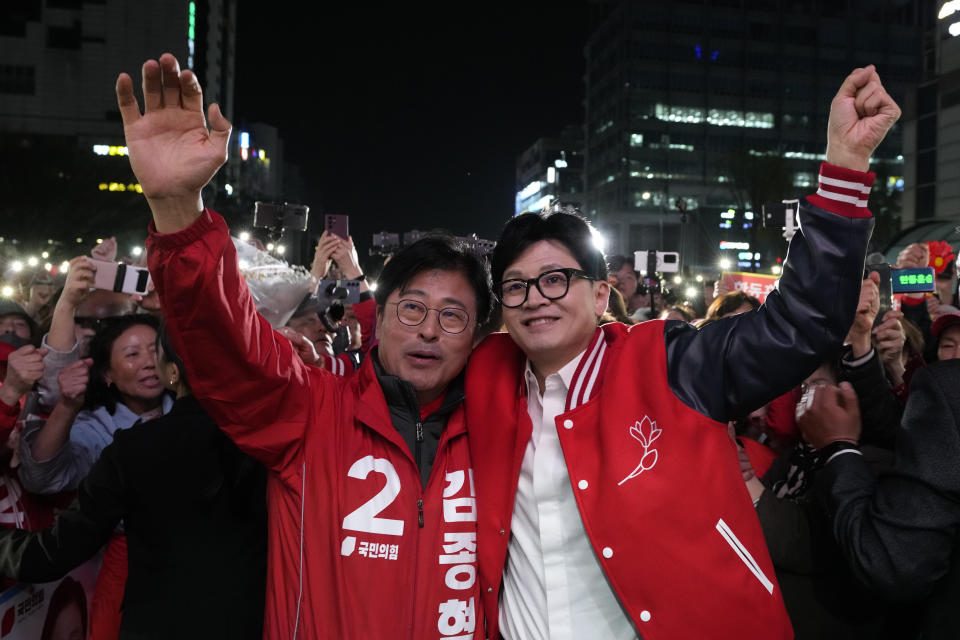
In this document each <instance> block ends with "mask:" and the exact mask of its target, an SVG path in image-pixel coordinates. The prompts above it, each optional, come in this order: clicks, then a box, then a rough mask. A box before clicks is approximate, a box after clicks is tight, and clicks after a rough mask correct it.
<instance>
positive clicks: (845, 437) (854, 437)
mask: <svg viewBox="0 0 960 640" xmlns="http://www.w3.org/2000/svg"><path fill="white" fill-rule="evenodd" d="M797 425H798V426H799V427H800V432H801V433H802V434H803V438H804V440H806V441H807V442H809V443H810V444H811V445H812V446H813V448H814V449H817V450H819V449H823V448H824V447H826V446H827V445H829V444H831V443H834V442H850V443H853V444H856V443H857V442H858V441H859V440H860V431H861V424H860V403H859V400H857V394H856V392H855V391H854V390H853V386H852V385H851V384H850V383H849V382H841V383H840V386H839V387H834V386H832V385H820V386H818V387H816V389H815V390H814V392H813V401H812V402H811V404H810V407H809V408H808V409H807V410H806V411H805V412H804V413H803V415H802V416H800V418H799V419H798V420H797Z"/></svg>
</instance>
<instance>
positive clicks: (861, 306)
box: [846, 271, 880, 358]
mask: <svg viewBox="0 0 960 640" xmlns="http://www.w3.org/2000/svg"><path fill="white" fill-rule="evenodd" d="M879 284H880V274H879V273H877V272H876V271H872V272H871V273H870V275H869V277H868V278H867V279H866V280H864V281H863V284H862V285H861V286H860V300H859V302H858V303H857V314H856V315H855V316H854V318H853V325H852V326H851V327H850V331H849V333H847V340H846V341H847V343H848V344H849V345H850V346H851V347H852V348H853V357H854V358H861V357H863V356H865V355H867V354H868V353H870V349H871V342H870V336H871V332H872V331H873V322H874V320H875V319H876V317H877V312H878V310H879V309H880V289H879V287H878V285H879Z"/></svg>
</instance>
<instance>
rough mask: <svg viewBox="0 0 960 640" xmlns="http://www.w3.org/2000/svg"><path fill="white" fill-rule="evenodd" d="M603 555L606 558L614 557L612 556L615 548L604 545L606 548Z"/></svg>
mask: <svg viewBox="0 0 960 640" xmlns="http://www.w3.org/2000/svg"><path fill="white" fill-rule="evenodd" d="M603 557H604V558H612V557H613V549H611V548H610V547H604V548H603Z"/></svg>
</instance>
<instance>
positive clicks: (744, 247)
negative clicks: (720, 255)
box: [720, 240, 750, 251]
mask: <svg viewBox="0 0 960 640" xmlns="http://www.w3.org/2000/svg"><path fill="white" fill-rule="evenodd" d="M728 249H735V250H737V251H748V250H749V249H750V243H749V242H730V241H729V240H721V241H720V250H721V251H726V250H728Z"/></svg>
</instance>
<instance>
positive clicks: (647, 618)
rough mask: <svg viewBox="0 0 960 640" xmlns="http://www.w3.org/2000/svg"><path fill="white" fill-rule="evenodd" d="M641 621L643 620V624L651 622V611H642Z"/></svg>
mask: <svg viewBox="0 0 960 640" xmlns="http://www.w3.org/2000/svg"><path fill="white" fill-rule="evenodd" d="M640 620H642V621H643V622H650V612H649V611H641V612H640Z"/></svg>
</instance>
